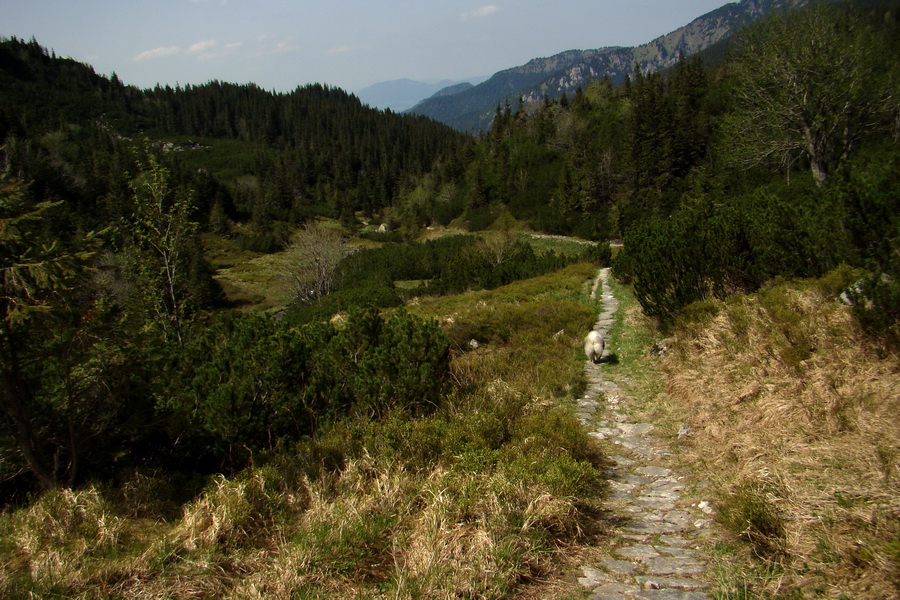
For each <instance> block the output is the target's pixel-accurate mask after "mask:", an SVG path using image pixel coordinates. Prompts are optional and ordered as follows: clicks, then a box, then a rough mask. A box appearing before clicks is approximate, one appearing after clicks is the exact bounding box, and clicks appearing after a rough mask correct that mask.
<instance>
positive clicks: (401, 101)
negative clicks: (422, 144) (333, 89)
mask: <svg viewBox="0 0 900 600" xmlns="http://www.w3.org/2000/svg"><path fill="white" fill-rule="evenodd" d="M484 79H485V78H483V77H474V78H470V79H467V80H465V81H455V80H452V79H445V80H443V81H439V82H437V83H428V82H425V81H415V80H413V79H394V80H392V81H380V82H378V83H374V84H372V85H370V86H368V87H365V88H363V89H361V90H359V91H358V92H357V93H356V96H357V97H358V98H359V99H360V100H361V101H362V102H363V103H364V104H368V105H369V106H371V107H373V108H389V109H391V110H393V111H394V112H403V111H405V110H407V109H409V108H412V107H413V106H415V105H416V103H418V102H419V101H421V100H423V99H426V98H429V97H431V96H434V95H436V94H441V93H444V91H445V90H453V93H455V92H459V91H462V90H463V89H465V88H469V87H473V84H474V83H480V82H481V81H483V80H484Z"/></svg>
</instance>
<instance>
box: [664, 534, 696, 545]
mask: <svg viewBox="0 0 900 600" xmlns="http://www.w3.org/2000/svg"><path fill="white" fill-rule="evenodd" d="M659 541H661V542H662V543H663V544H667V545H669V546H678V547H679V548H683V547H685V546H690V545H691V543H692V542H691V540H688V539H685V538H683V537H681V536H678V535H661V536H659Z"/></svg>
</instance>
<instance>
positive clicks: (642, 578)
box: [634, 575, 708, 590]
mask: <svg viewBox="0 0 900 600" xmlns="http://www.w3.org/2000/svg"><path fill="white" fill-rule="evenodd" d="M634 579H635V581H637V582H638V583H639V584H640V585H641V586H642V587H643V588H644V589H646V590H658V589H661V588H677V589H680V590H702V589H704V588H706V587H708V586H707V585H706V584H705V583H703V582H702V581H694V580H693V579H679V578H677V577H659V576H656V575H638V576H637V577H635V578H634Z"/></svg>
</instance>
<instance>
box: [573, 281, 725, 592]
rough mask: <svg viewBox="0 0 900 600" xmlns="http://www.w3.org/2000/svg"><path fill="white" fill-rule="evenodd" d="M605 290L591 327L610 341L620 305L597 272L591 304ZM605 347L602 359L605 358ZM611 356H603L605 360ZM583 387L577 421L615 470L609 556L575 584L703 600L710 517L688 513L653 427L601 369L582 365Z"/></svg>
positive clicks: (585, 569)
mask: <svg viewBox="0 0 900 600" xmlns="http://www.w3.org/2000/svg"><path fill="white" fill-rule="evenodd" d="M601 284H602V292H601V293H602V298H603V312H601V313H600V316H599V318H598V320H597V324H596V325H595V326H594V328H595V329H596V330H597V331H600V332H601V333H602V334H603V335H604V337H606V338H608V335H609V330H610V327H611V326H612V324H613V322H614V321H615V313H616V310H617V309H618V305H619V302H618V300H617V299H616V298H615V296H613V294H612V291H611V288H610V286H609V269H602V270H601V271H600V274H599V276H598V278H597V281H596V282H595V285H594V290H593V292H592V294H591V295H592V297H595V296H596V294H597V292H598V291H600V287H601ZM608 351H609V350H608V348H607V353H608ZM609 358H610V356H609V355H608V354H607V355H605V356H604V359H603V360H604V361H607V360H609ZM585 373H586V375H587V379H588V388H587V391H586V392H585V395H584V397H583V398H582V399H581V400H579V407H578V417H579V419H580V420H581V422H582V424H583V425H584V426H585V427H587V428H588V430H589V432H590V435H592V436H595V437H597V438H600V439H602V440H606V441H607V443H608V444H609V445H610V446H609V454H610V458H611V460H612V462H613V463H614V464H615V466H614V467H612V468H611V469H610V471H609V472H608V473H607V477H608V479H609V481H610V484H611V487H612V493H611V494H610V497H609V503H608V510H609V513H610V514H609V516H608V517H607V519H608V521H609V522H610V524H611V526H612V528H613V530H614V531H613V535H612V536H611V537H610V539H611V540H612V542H613V546H612V548H611V555H610V556H608V557H605V558H603V559H601V561H600V562H599V564H594V565H584V566H583V567H582V571H583V575H582V576H581V577H579V579H578V581H579V583H581V585H582V586H584V588H585V589H587V590H589V591H590V593H591V596H590V598H591V599H592V600H618V599H630V598H643V599H646V600H704V599H708V598H709V595H708V594H707V593H705V592H703V591H699V590H705V589H707V587H708V586H707V584H706V583H705V582H704V581H703V574H704V572H705V570H706V562H705V560H704V558H703V555H702V550H701V548H700V543H699V541H698V538H699V537H700V535H701V534H702V532H703V530H704V529H705V528H706V527H707V526H708V525H709V523H710V519H709V516H708V515H707V514H706V513H705V512H704V510H705V511H710V509H709V508H708V507H706V505H705V504H700V508H695V507H685V506H684V505H685V504H686V501H684V500H683V499H682V494H683V492H684V491H685V490H684V488H685V485H684V483H683V481H684V478H683V477H681V476H679V474H678V473H677V472H676V471H675V470H674V469H673V468H672V464H671V463H672V462H673V461H672V452H671V451H670V450H669V448H668V447H667V446H666V444H665V443H664V441H663V440H661V439H659V438H658V437H656V436H654V434H653V431H654V426H653V424H652V423H640V422H635V419H633V418H632V416H631V414H630V412H631V411H630V402H629V399H628V398H627V397H626V396H625V394H624V393H623V390H622V389H621V388H620V387H619V385H618V384H616V383H615V382H612V381H608V380H607V379H605V378H604V376H603V362H601V363H600V364H596V365H595V364H592V363H591V362H590V361H588V362H586V363H585Z"/></svg>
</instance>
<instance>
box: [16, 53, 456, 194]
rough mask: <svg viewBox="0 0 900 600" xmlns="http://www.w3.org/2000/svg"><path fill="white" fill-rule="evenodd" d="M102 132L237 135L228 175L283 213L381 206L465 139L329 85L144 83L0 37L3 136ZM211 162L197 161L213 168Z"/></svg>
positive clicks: (231, 138) (73, 136)
mask: <svg viewBox="0 0 900 600" xmlns="http://www.w3.org/2000/svg"><path fill="white" fill-rule="evenodd" d="M98 132H106V133H109V134H112V135H113V136H114V137H118V138H122V137H125V138H134V139H141V138H144V137H149V138H151V139H153V140H167V139H172V138H178V139H181V140H184V138H203V139H204V140H205V142H204V144H205V145H210V144H209V140H220V141H222V142H239V143H240V144H238V145H237V146H236V145H234V144H230V145H227V144H226V145H227V147H228V148H230V149H231V150H230V156H229V157H228V161H225V162H231V164H230V166H229V167H228V172H227V173H226V174H227V175H229V176H231V177H234V176H237V175H247V174H251V175H253V176H255V177H257V178H259V179H260V180H262V185H263V186H268V187H270V188H273V189H276V190H279V191H278V192H277V193H278V194H280V195H281V196H282V197H281V198H275V199H274V202H275V203H276V204H279V205H282V206H280V207H278V208H279V209H290V204H291V203H292V202H295V201H296V202H299V203H300V204H305V205H313V204H317V205H319V207H318V208H316V209H312V211H307V212H315V211H316V210H327V208H322V206H321V205H325V204H327V203H329V202H331V203H332V205H333V204H334V203H335V202H337V201H338V200H337V198H338V197H340V200H339V202H340V203H342V204H343V205H344V206H346V207H347V208H350V209H367V210H374V209H376V208H381V207H383V206H385V205H386V204H387V203H388V202H389V201H390V197H391V195H392V194H393V191H394V189H395V188H396V187H397V186H398V185H399V184H400V183H401V182H402V181H403V180H404V177H406V176H416V175H421V174H423V173H424V172H426V171H428V170H430V169H431V167H432V166H433V164H434V162H435V160H437V158H438V157H439V156H441V155H443V154H445V153H448V152H449V151H453V150H454V149H455V148H457V147H458V146H459V145H460V144H461V143H463V141H464V137H463V136H460V135H459V134H458V133H455V132H453V131H451V130H450V129H448V128H447V127H445V126H443V125H440V124H438V123H435V122H433V121H431V120H429V119H426V118H423V117H415V116H401V115H397V114H394V113H391V112H389V111H387V112H386V111H379V110H374V109H370V108H368V107H366V106H364V105H362V104H361V103H360V101H359V100H358V99H357V98H356V97H355V96H352V95H350V94H348V93H346V92H344V91H343V90H340V89H337V88H331V87H329V86H325V85H319V84H313V85H307V86H304V87H298V88H297V89H296V90H294V91H292V92H290V93H273V92H269V91H266V90H263V89H261V88H259V87H258V86H256V85H254V84H241V85H239V84H232V83H224V82H219V81H212V82H209V83H207V84H204V85H198V86H185V87H177V88H171V87H168V86H166V87H160V86H157V87H156V88H155V89H152V90H139V89H137V88H135V87H132V86H126V85H124V84H123V83H122V82H121V81H120V80H119V79H118V78H117V77H116V76H115V75H114V74H113V76H112V77H111V78H107V77H104V76H101V75H98V74H96V73H95V72H94V71H93V69H92V68H91V67H90V66H88V65H85V64H82V63H78V62H76V61H74V60H71V59H66V58H60V57H57V56H56V55H55V53H51V52H49V51H47V50H46V49H44V48H42V47H41V46H40V45H39V44H38V43H37V42H36V41H34V40H32V41H31V42H24V41H22V40H18V39H10V40H5V41H3V42H2V43H0V139H4V140H5V139H7V138H8V137H10V136H14V137H15V138H17V139H38V138H39V137H40V136H41V135H44V134H48V133H54V135H63V136H65V137H66V138H67V139H69V140H70V141H72V142H76V141H77V143H79V144H81V145H82V146H83V145H84V144H85V142H88V141H89V140H90V139H91V135H99V133H98ZM195 141H196V142H199V140H195ZM195 147H196V146H195ZM235 151H237V154H238V155H237V156H234V154H235ZM212 162H213V164H210V165H199V166H203V167H206V168H208V169H209V170H215V169H216V167H217V165H215V161H212ZM273 193H274V192H273ZM285 203H286V204H287V206H283V205H284V204H285ZM249 208H250V207H248V209H249ZM332 208H334V207H333V206H332Z"/></svg>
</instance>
